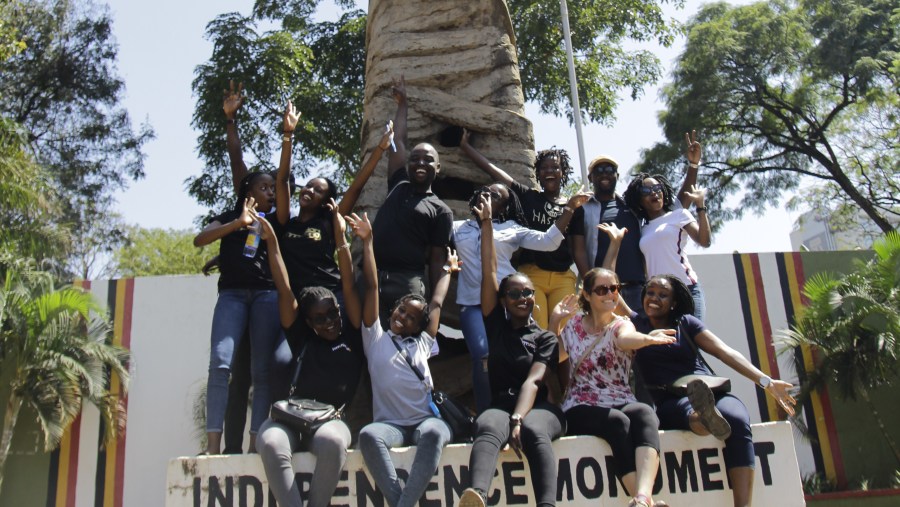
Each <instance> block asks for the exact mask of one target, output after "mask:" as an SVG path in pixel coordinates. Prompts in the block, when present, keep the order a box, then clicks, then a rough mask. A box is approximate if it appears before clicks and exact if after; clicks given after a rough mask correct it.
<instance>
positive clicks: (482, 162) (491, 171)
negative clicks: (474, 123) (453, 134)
mask: <svg viewBox="0 0 900 507" xmlns="http://www.w3.org/2000/svg"><path fill="white" fill-rule="evenodd" d="M471 135H472V134H471V132H469V129H463V135H462V140H460V142H459V147H460V148H461V149H462V151H463V153H465V154H466V156H467V157H469V159H471V160H472V162H475V165H476V166H478V168H479V169H481V170H482V171H484V172H486V173H487V174H488V175H489V176H490V177H491V179H492V180H494V181H499V182H500V183H503V184H504V185H506V186H507V187H510V186H512V184H513V182H514V181H515V180H513V178H512V176H510V175H509V174H507V172H506V171H504V170H503V169H500V168H499V167H497V166H495V165H494V164H492V163H491V161H490V160H488V159H487V157H485V156H484V155H482V154H481V153H479V152H478V150H476V149H475V148H473V147H472V145H471V144H469V138H470V136H471Z"/></svg>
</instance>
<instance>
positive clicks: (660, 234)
mask: <svg viewBox="0 0 900 507" xmlns="http://www.w3.org/2000/svg"><path fill="white" fill-rule="evenodd" d="M685 139H686V141H687V143H688V149H687V152H686V153H685V156H686V157H687V160H688V164H689V167H690V171H689V172H688V177H687V178H686V179H685V182H684V185H682V187H681V190H680V191H679V194H678V195H677V196H676V195H675V193H674V191H673V190H672V185H671V184H670V183H669V181H668V180H667V179H666V178H665V177H664V176H661V175H658V174H657V175H652V176H651V175H650V174H647V173H641V174H639V175H637V176H636V177H635V178H634V179H633V180H631V183H629V184H628V188H627V189H626V190H625V204H626V205H627V206H628V207H629V208H630V209H631V211H632V212H633V213H634V214H635V215H637V217H638V218H639V219H642V220H643V221H644V224H643V226H642V227H641V241H640V247H641V253H643V254H644V261H645V263H646V266H647V276H648V277H652V276H656V275H661V274H667V273H672V274H674V275H675V276H677V277H678V278H679V279H680V280H681V281H682V282H684V284H685V285H687V287H688V289H689V290H690V291H691V295H692V296H693V298H694V307H695V309H696V313H695V315H696V317H697V318H698V319H700V320H703V318H704V317H705V314H706V302H705V300H704V297H703V290H702V289H701V288H700V281H699V279H698V277H697V273H696V272H695V271H694V268H693V267H691V263H690V261H689V260H688V257H687V254H686V253H685V246H686V245H687V240H688V237H690V238H691V239H692V240H693V241H694V242H695V243H697V244H698V245H700V246H702V247H703V248H708V247H709V245H710V244H711V243H712V233H711V231H710V227H709V217H708V215H707V213H706V206H705V202H706V189H704V188H700V187H698V186H697V185H696V184H695V183H696V174H697V167H698V166H699V163H700V153H701V149H700V143H699V142H697V138H696V132H694V133H693V134H692V136H688V135H687V134H685ZM676 197H677V198H676ZM692 203H693V204H694V206H695V207H696V210H697V219H695V218H694V216H693V215H691V213H690V212H689V211H688V210H687V209H686V208H688V207H690V205H691V204H692Z"/></svg>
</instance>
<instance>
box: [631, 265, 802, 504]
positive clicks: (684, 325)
mask: <svg viewBox="0 0 900 507" xmlns="http://www.w3.org/2000/svg"><path fill="white" fill-rule="evenodd" d="M642 299H643V302H644V312H645V314H646V315H641V316H638V315H637V314H633V315H632V319H633V320H634V325H635V327H636V328H637V329H638V330H639V331H642V332H645V333H650V332H653V330H656V329H669V328H672V329H675V330H676V331H677V334H676V335H675V341H674V342H673V343H671V344H669V345H665V346H662V347H651V348H646V349H641V350H639V351H638V353H637V357H636V361H637V364H638V366H639V367H640V369H641V373H642V375H643V379H644V382H645V383H646V384H647V385H648V386H666V385H669V384H671V383H672V382H673V381H675V380H676V379H678V378H680V377H683V376H685V375H692V374H699V375H712V371H711V370H710V369H709V367H708V366H707V364H706V361H705V360H704V359H703V358H702V356H701V355H700V351H703V352H706V353H707V354H711V355H713V356H714V357H716V358H718V359H719V360H721V361H722V362H723V363H725V364H726V365H727V366H729V367H730V368H732V369H734V370H735V371H736V372H738V373H740V374H741V375H743V376H745V377H747V378H748V379H750V380H751V381H753V382H754V383H755V384H757V385H758V386H760V388H762V389H763V390H764V391H765V392H766V393H767V394H769V395H770V396H772V397H773V398H775V400H776V401H777V402H778V404H779V406H780V407H781V408H782V409H784V411H785V412H787V413H788V414H789V415H792V416H793V415H794V405H795V404H796V401H795V400H794V398H793V397H792V396H791V395H790V393H789V392H788V389H790V388H791V387H793V386H792V385H791V384H789V383H787V382H783V381H781V380H777V379H773V378H770V377H768V376H767V375H766V374H765V373H763V372H762V371H760V370H759V369H758V368H757V367H755V366H754V365H753V364H752V363H751V362H750V361H748V360H747V358H745V357H744V356H743V355H742V354H741V353H740V352H738V351H736V350H734V349H733V348H731V347H729V346H728V345H726V344H725V343H724V342H723V341H722V340H721V339H720V338H719V337H717V336H716V335H715V334H713V333H712V332H711V331H710V330H708V329H706V326H704V324H703V322H701V321H700V320H699V319H697V318H696V317H694V316H693V315H691V313H692V310H693V309H694V299H693V297H692V294H691V292H690V290H689V289H688V287H687V286H686V285H685V284H684V282H682V281H681V279H680V278H679V277H676V276H673V275H656V276H654V277H651V278H650V280H649V281H647V284H646V285H645V286H644V292H643V296H642ZM650 393H651V395H652V396H653V399H654V402H655V404H656V413H657V415H658V416H659V422H660V427H661V428H663V429H679V430H690V431H692V432H694V433H696V434H697V435H709V434H712V435H713V436H715V437H716V438H718V439H719V440H724V442H725V449H724V452H723V455H724V458H725V470H726V473H727V474H728V482H729V483H730V484H731V488H732V497H733V499H734V505H735V507H744V506H749V505H750V503H751V499H752V493H753V477H754V470H753V469H754V467H755V465H756V456H755V453H754V450H753V435H752V434H751V431H750V416H749V414H748V413H747V407H746V406H744V404H743V403H742V402H741V400H739V399H738V398H737V397H735V396H733V395H731V394H728V393H713V392H712V391H711V390H710V388H709V387H708V386H707V385H706V384H705V383H703V381H701V380H695V381H693V382H691V383H690V384H688V395H687V396H677V395H674V394H670V393H668V392H667V391H666V390H665V389H664V388H656V389H653V388H651V389H650Z"/></svg>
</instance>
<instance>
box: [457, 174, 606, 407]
mask: <svg viewBox="0 0 900 507" xmlns="http://www.w3.org/2000/svg"><path fill="white" fill-rule="evenodd" d="M482 197H484V198H486V199H489V200H490V203H491V210H492V211H491V220H492V221H493V223H494V227H493V233H494V234H493V236H494V251H495V252H496V256H497V273H496V276H497V279H502V278H504V277H506V276H509V275H511V274H513V273H514V272H515V269H513V266H512V261H511V259H512V255H513V253H515V252H516V250H518V249H519V248H529V249H531V250H535V251H544V252H546V251H551V250H554V249H556V248H557V247H559V245H560V244H561V243H562V242H563V239H564V235H563V231H565V230H566V227H568V225H569V220H570V219H571V218H572V213H573V211H572V210H574V209H576V208H578V207H579V206H581V205H582V204H583V203H584V202H585V201H586V200H587V199H588V197H589V196H588V195H586V194H578V195H575V196H573V197H572V198H570V199H569V200H568V204H567V211H565V212H563V214H562V215H560V217H559V218H558V219H557V220H556V223H555V224H553V225H552V226H551V227H550V228H549V229H548V230H547V231H546V232H541V231H537V230H533V229H529V228H528V225H527V223H526V222H525V217H524V214H523V213H522V206H521V205H520V204H519V198H518V197H517V196H516V194H515V193H513V192H511V191H510V190H509V188H507V187H506V185H503V184H501V183H494V184H493V185H491V186H489V187H482V188H480V189H478V190H476V191H475V193H474V194H473V195H472V198H471V199H470V200H469V209H470V210H471V212H472V215H473V217H475V218H472V219H469V220H457V221H454V222H453V242H454V244H455V245H456V250H457V252H458V254H459V258H460V260H462V262H463V264H464V266H465V269H463V270H462V271H461V273H460V275H459V281H458V284H457V286H456V303H457V304H458V305H459V309H460V311H459V313H460V327H461V328H462V333H463V337H465V340H466V345H467V346H468V347H469V353H470V354H471V357H472V385H473V387H474V391H475V406H476V408H477V410H478V412H479V413H481V412H482V411H484V410H485V409H486V408H487V407H488V405H489V404H490V398H491V392H490V386H489V385H488V374H487V371H486V369H485V365H484V358H485V357H486V356H487V353H488V338H487V334H486V332H485V328H484V319H483V318H482V312H481V271H482V270H481V226H480V225H479V223H478V220H476V218H477V216H478V215H477V212H476V211H475V206H477V205H478V203H479V202H480V201H481V199H482Z"/></svg>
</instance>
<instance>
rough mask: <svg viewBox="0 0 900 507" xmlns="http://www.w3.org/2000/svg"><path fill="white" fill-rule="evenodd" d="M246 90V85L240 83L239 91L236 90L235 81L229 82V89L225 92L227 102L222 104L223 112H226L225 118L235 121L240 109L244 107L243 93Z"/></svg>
mask: <svg viewBox="0 0 900 507" xmlns="http://www.w3.org/2000/svg"><path fill="white" fill-rule="evenodd" d="M243 90H244V83H238V87H237V90H235V89H234V81H228V89H227V90H223V95H225V100H224V101H223V103H222V110H223V111H225V118H228V119H229V120H233V119H234V116H235V115H236V114H237V112H238V109H240V108H241V106H243V105H244V99H245V98H246V97H244V96H243V95H241V92H243Z"/></svg>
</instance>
